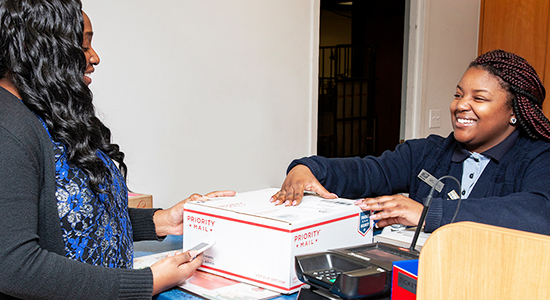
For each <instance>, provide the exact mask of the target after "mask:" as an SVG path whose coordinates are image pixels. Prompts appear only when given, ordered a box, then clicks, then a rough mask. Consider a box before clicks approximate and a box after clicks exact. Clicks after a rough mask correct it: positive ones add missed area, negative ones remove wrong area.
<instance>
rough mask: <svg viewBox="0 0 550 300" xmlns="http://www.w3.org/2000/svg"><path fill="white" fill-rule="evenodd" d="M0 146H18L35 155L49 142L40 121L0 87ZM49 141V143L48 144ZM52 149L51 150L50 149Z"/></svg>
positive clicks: (44, 149) (19, 101)
mask: <svg viewBox="0 0 550 300" xmlns="http://www.w3.org/2000/svg"><path fill="white" fill-rule="evenodd" d="M0 135H1V136H2V141H0V148H5V147H18V148H21V150H23V151H26V152H28V153H33V154H34V155H36V153H37V152H36V151H37V150H38V151H39V152H44V151H48V150H47V149H49V148H51V147H47V146H49V145H50V144H51V141H50V138H49V136H48V133H47V132H46V130H45V129H44V127H43V126H42V123H41V122H40V121H39V120H38V118H37V117H36V116H35V115H34V113H33V112H31V111H30V110H29V109H28V108H27V107H26V106H25V105H24V104H23V102H21V100H19V99H18V98H17V97H15V96H13V95H12V94H11V93H9V92H7V91H6V90H4V89H2V88H0ZM48 143H49V144H48ZM52 151H53V150H52Z"/></svg>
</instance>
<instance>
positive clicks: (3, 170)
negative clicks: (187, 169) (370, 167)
mask: <svg viewBox="0 0 550 300" xmlns="http://www.w3.org/2000/svg"><path fill="white" fill-rule="evenodd" d="M92 35H93V31H92V26H91V22H90V19H89V18H88V16H87V15H86V14H84V13H83V12H82V4H81V2H80V0H0V228H1V229H0V270H2V272H0V299H151V297H152V295H154V294H157V293H159V292H161V291H163V290H165V289H168V288H171V287H173V286H176V285H178V284H180V283H182V282H183V281H185V280H186V279H187V278H188V277H190V276H191V275H192V274H193V272H194V271H195V270H196V269H197V268H198V267H199V266H200V265H201V263H202V256H201V255H199V256H197V257H196V258H195V259H193V257H195V256H196V253H190V252H185V253H177V254H175V255H172V256H170V257H167V258H165V259H163V260H160V261H159V262H157V263H156V264H154V265H152V266H151V267H150V268H145V269H140V270H134V269H132V261H133V241H134V240H136V241H137V240H159V239H162V237H164V236H166V235H169V234H172V235H177V234H179V235H181V234H182V232H183V204H184V203H185V202H186V201H188V200H197V199H204V198H203V197H202V196H201V195H198V194H193V195H192V196H191V197H189V198H188V199H186V200H184V201H181V202H179V203H178V204H176V205H175V206H173V207H172V208H169V209H166V210H158V209H131V208H128V189H127V187H126V165H125V164H124V154H123V153H122V152H121V151H120V149H119V147H118V145H116V144H113V143H112V142H111V134H110V131H109V129H108V128H107V127H106V126H105V125H104V124H103V123H102V122H101V121H100V120H99V119H98V118H97V117H96V116H95V112H94V106H93V104H92V94H91V92H90V90H89V89H88V86H87V85H89V84H90V83H91V79H90V77H89V74H91V73H92V72H93V71H94V67H95V66H96V65H97V64H99V56H98V55H97V53H96V52H95V51H94V49H93V48H92V46H91V41H92ZM233 194H234V192H232V191H222V192H213V193H210V194H207V195H206V196H207V197H216V196H222V195H223V196H230V195H233Z"/></svg>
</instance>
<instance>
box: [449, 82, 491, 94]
mask: <svg viewBox="0 0 550 300" xmlns="http://www.w3.org/2000/svg"><path fill="white" fill-rule="evenodd" d="M456 87H457V88H458V89H459V90H461V91H464V89H462V87H461V86H460V85H459V84H457V85H456ZM474 92H476V93H480V92H481V93H487V94H489V95H492V94H491V92H489V91H488V90H484V89H477V90H474Z"/></svg>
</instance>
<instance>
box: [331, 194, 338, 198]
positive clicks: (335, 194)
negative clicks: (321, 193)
mask: <svg viewBox="0 0 550 300" xmlns="http://www.w3.org/2000/svg"><path fill="white" fill-rule="evenodd" d="M330 194H331V195H333V196H334V197H336V198H340V197H339V196H338V195H336V194H335V193H330Z"/></svg>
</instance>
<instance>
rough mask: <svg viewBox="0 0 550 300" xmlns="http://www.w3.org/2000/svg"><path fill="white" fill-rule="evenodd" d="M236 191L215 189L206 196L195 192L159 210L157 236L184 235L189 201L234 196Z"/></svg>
mask: <svg viewBox="0 0 550 300" xmlns="http://www.w3.org/2000/svg"><path fill="white" fill-rule="evenodd" d="M235 194H236V192H235V191H215V192H210V193H208V194H206V195H204V196H202V195H199V194H193V195H191V196H189V198H187V199H185V200H182V201H180V202H179V203H178V204H176V205H174V206H172V207H171V208H169V209H167V210H157V211H155V214H154V216H153V221H154V223H155V230H156V235H157V236H167V235H169V234H171V235H182V234H183V206H184V205H185V203H187V202H188V201H195V200H204V199H205V198H214V197H232V196H235Z"/></svg>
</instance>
